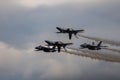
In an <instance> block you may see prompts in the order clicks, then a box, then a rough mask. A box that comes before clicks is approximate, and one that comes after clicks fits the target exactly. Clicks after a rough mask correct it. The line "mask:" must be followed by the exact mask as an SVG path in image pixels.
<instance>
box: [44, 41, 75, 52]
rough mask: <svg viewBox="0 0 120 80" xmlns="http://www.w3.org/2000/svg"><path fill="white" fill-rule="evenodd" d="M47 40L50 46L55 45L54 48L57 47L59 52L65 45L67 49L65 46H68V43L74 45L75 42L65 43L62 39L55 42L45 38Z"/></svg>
mask: <svg viewBox="0 0 120 80" xmlns="http://www.w3.org/2000/svg"><path fill="white" fill-rule="evenodd" d="M45 42H46V43H47V44H48V46H53V47H54V48H56V47H57V49H58V52H60V50H61V47H63V48H64V49H65V47H66V46H67V45H72V44H73V43H63V42H61V41H55V42H53V41H48V40H45ZM65 50H66V49H65Z"/></svg>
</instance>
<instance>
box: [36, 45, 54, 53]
mask: <svg viewBox="0 0 120 80" xmlns="http://www.w3.org/2000/svg"><path fill="white" fill-rule="evenodd" d="M35 49H36V51H44V52H56V50H55V48H50V47H46V46H42V45H40V46H37V47H35Z"/></svg>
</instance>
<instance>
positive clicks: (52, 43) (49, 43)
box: [45, 40, 54, 45]
mask: <svg viewBox="0 0 120 80" xmlns="http://www.w3.org/2000/svg"><path fill="white" fill-rule="evenodd" d="M45 42H46V43H47V44H48V45H54V42H52V41H48V40H45Z"/></svg>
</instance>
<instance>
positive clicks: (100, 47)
mask: <svg viewBox="0 0 120 80" xmlns="http://www.w3.org/2000/svg"><path fill="white" fill-rule="evenodd" d="M101 44H102V41H100V42H99V43H98V45H96V46H95V45H94V42H93V43H92V45H91V44H87V43H84V44H82V45H80V47H81V48H82V49H83V48H88V49H89V50H100V49H102V48H104V47H107V46H101Z"/></svg>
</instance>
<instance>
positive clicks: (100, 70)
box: [0, 0, 120, 80]
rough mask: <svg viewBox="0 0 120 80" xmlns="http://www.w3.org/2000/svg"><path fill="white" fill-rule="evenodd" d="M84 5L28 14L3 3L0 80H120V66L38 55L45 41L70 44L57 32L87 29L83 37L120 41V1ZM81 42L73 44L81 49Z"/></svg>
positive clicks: (0, 8)
mask: <svg viewBox="0 0 120 80" xmlns="http://www.w3.org/2000/svg"><path fill="white" fill-rule="evenodd" d="M98 1H99V0H98ZM80 4H81V3H74V2H73V3H65V4H60V5H55V6H45V5H40V6H38V7H36V8H26V7H24V6H21V5H18V4H17V3H15V2H14V0H4V1H3V0H0V12H1V13H0V41H2V42H1V43H0V79H1V80H19V79H20V80H21V79H22V80H23V79H24V80H54V79H56V80H61V79H66V80H67V79H69V80H70V79H71V80H75V79H76V80H80V79H81V80H96V79H97V80H101V79H103V80H107V79H109V80H119V79H120V77H119V72H120V69H119V67H120V64H117V63H109V62H103V61H95V60H91V59H88V58H82V57H80V56H79V57H78V56H74V55H73V56H72V55H69V54H64V53H63V54H62V53H61V54H52V53H51V54H45V53H42V52H37V53H36V52H34V51H33V48H34V46H36V45H39V42H41V43H42V41H43V40H44V39H50V40H52V39H54V40H56V39H57V40H65V41H68V39H66V35H60V37H59V38H58V35H56V34H54V32H56V30H55V27H56V26H62V27H64V26H66V27H69V26H73V28H82V29H85V30H86V32H85V33H84V34H89V35H92V36H97V37H105V38H106V37H107V38H110V39H115V40H116V39H119V40H120V38H118V37H117V36H119V34H120V32H119V30H120V27H118V26H120V23H119V20H120V16H119V13H120V10H119V7H120V6H119V1H118V0H114V1H113V0H110V1H108V0H107V1H102V2H100V3H94V2H93V3H91V4H90V5H89V4H86V5H80ZM105 34H106V35H105ZM51 35H52V36H51ZM80 39H81V38H80ZM80 39H74V40H72V41H74V43H75V44H76V45H79V44H78V43H80ZM81 40H82V42H84V41H88V40H83V39H81ZM72 41H71V42H72ZM3 42H4V43H5V44H4V43H3ZM43 44H44V43H43ZM20 46H24V48H25V49H26V50H25V49H17V47H20ZM26 46H27V47H26Z"/></svg>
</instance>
